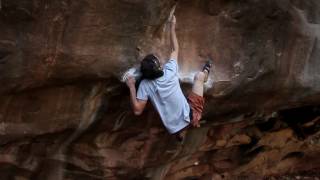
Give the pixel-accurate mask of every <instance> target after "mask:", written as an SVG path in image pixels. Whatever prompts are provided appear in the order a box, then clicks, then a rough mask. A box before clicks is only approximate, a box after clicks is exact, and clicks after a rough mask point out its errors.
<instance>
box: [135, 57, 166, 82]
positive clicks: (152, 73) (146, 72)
mask: <svg viewBox="0 0 320 180" xmlns="http://www.w3.org/2000/svg"><path fill="white" fill-rule="evenodd" d="M140 70H141V73H142V78H143V79H151V80H152V79H157V78H159V77H161V76H163V71H162V69H161V65H160V62H159V59H158V58H157V57H156V56H155V55H153V54H149V55H147V56H146V57H145V58H143V60H142V61H141V67H140Z"/></svg>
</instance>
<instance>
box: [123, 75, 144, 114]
mask: <svg viewBox="0 0 320 180" xmlns="http://www.w3.org/2000/svg"><path fill="white" fill-rule="evenodd" d="M126 83H127V86H128V87H129V89H130V100H131V107H132V110H133V113H134V114H135V115H141V114H142V112H143V110H144V108H145V107H146V104H147V101H143V100H140V99H137V90H136V86H135V79H134V77H130V76H129V77H128V79H127V81H126Z"/></svg>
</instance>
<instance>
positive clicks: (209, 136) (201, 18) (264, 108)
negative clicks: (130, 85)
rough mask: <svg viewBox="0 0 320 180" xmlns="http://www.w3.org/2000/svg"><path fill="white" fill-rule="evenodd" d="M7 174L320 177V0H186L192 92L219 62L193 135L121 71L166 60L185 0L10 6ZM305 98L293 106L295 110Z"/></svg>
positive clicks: (180, 30)
mask: <svg viewBox="0 0 320 180" xmlns="http://www.w3.org/2000/svg"><path fill="white" fill-rule="evenodd" d="M0 4H1V6H0V25H1V29H0V83H1V84H2V86H1V87H0V143H1V147H0V177H1V179H39V180H40V179H41V180H42V179H55V180H56V179H235V178H245V179H260V178H263V177H269V178H273V179H277V178H280V179H281V178H291V179H292V178H302V177H309V178H315V177H319V176H320V174H319V171H320V158H319V153H320V141H319V139H320V135H319V133H320V128H319V125H320V120H319V118H318V117H319V116H320V113H319V110H318V109H319V108H318V107H317V105H318V102H319V100H320V61H319V57H320V47H319V37H320V25H319V24H320V2H318V1H317V0H308V1H303V0H282V1H277V0H265V1H262V0H258V1H257V0H242V1H236V0H180V1H179V2H178V4H177V8H176V17H177V35H178V39H179V42H180V54H179V67H180V72H179V75H180V78H181V82H182V83H183V87H184V90H185V91H186V92H187V91H188V90H189V89H190V82H191V81H192V78H193V74H194V73H195V72H196V71H198V70H199V69H200V68H201V66H202V63H203V62H204V60H206V58H207V56H208V55H209V56H211V57H213V58H214V68H213V70H212V73H211V74H210V79H209V82H208V84H207V87H208V88H207V91H206V99H207V102H206V107H205V112H204V118H203V119H204V120H203V122H204V123H203V124H202V127H201V128H198V129H190V130H188V133H187V137H186V139H185V141H184V142H183V143H178V142H176V140H175V139H174V137H172V136H171V135H169V134H168V133H167V131H166V130H165V129H164V127H163V125H162V124H161V120H160V119H159V117H158V115H157V113H156V112H155V111H154V110H153V108H152V106H151V105H148V108H147V110H146V111H145V112H144V114H143V115H142V116H139V117H135V116H133V114H132V112H131V110H130V103H129V94H128V90H127V89H126V87H125V85H124V84H122V83H121V82H120V81H119V79H120V77H121V75H122V73H123V72H124V71H126V70H127V69H128V68H129V67H131V66H135V65H138V64H139V61H140V59H141V58H142V57H143V56H144V55H146V54H148V53H156V54H157V55H158V56H159V57H160V58H162V59H166V58H168V54H169V46H168V45H169V41H168V27H167V24H166V21H167V18H168V15H169V12H170V10H171V8H172V7H173V6H174V4H176V1H174V0H165V1H160V0H151V1H150V0H131V1H129V0H121V1H119V0H109V1H102V0H79V1H69V0H56V1H49V0H42V1H41V0H0ZM300 106H306V107H304V108H298V109H293V110H285V111H284V110H283V109H290V108H294V107H300Z"/></svg>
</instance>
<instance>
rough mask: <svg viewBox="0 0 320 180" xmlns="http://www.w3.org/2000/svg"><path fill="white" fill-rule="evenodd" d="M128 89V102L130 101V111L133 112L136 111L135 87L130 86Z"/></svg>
mask: <svg viewBox="0 0 320 180" xmlns="http://www.w3.org/2000/svg"><path fill="white" fill-rule="evenodd" d="M129 89H130V101H131V106H132V109H133V110H134V111H135V110H136V106H137V103H138V102H137V90H136V87H135V86H131V87H129Z"/></svg>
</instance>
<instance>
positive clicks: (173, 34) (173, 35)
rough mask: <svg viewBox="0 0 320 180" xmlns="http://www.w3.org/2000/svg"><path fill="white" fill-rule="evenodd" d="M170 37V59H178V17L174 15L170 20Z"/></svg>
mask: <svg viewBox="0 0 320 180" xmlns="http://www.w3.org/2000/svg"><path fill="white" fill-rule="evenodd" d="M170 23H171V24H170V39H171V55H170V59H175V60H177V61H178V52H179V44H178V39H177V35H176V17H175V16H172V18H171V21H170Z"/></svg>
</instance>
